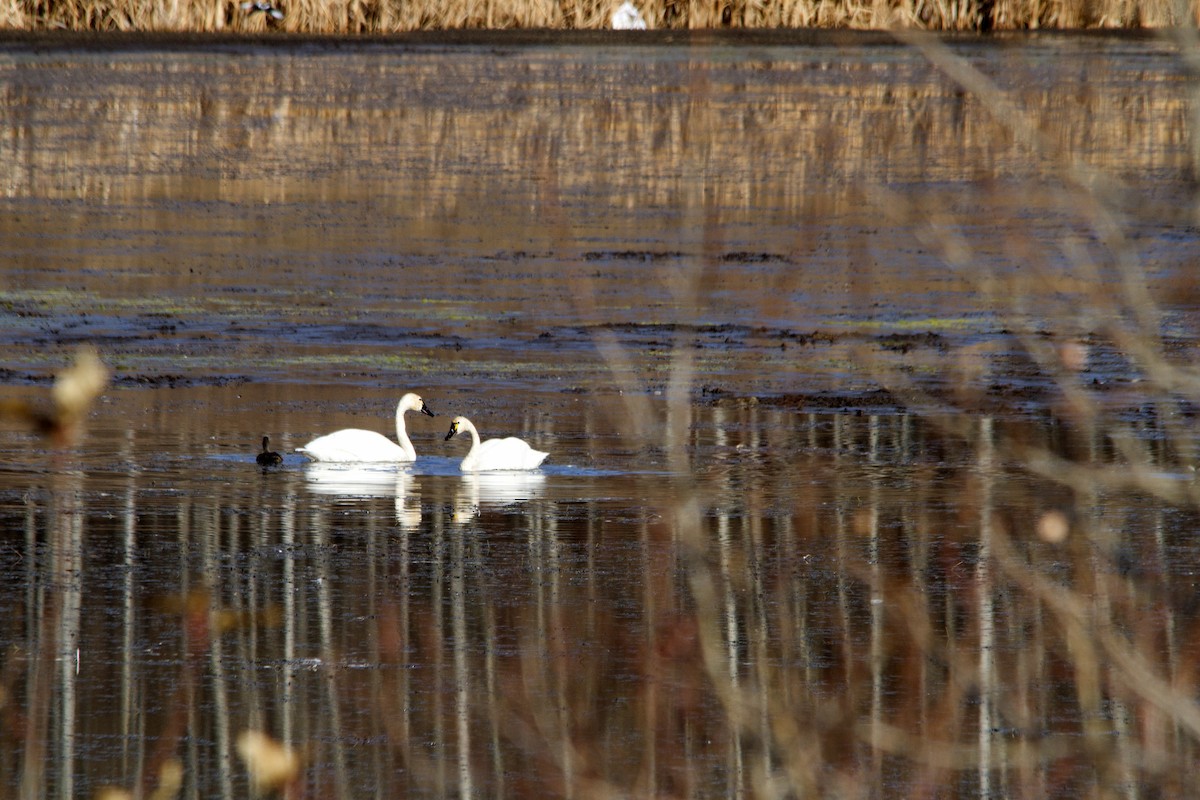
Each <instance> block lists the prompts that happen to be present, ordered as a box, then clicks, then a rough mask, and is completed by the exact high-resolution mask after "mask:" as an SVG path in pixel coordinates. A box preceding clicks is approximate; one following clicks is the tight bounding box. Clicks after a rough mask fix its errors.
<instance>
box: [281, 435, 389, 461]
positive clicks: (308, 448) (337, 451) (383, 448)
mask: <svg viewBox="0 0 1200 800" xmlns="http://www.w3.org/2000/svg"><path fill="white" fill-rule="evenodd" d="M297 449H298V451H299V452H301V453H304V454H305V455H307V456H308V457H309V458H312V459H313V460H315V461H407V460H408V454H407V453H405V452H404V448H402V447H401V446H400V445H398V444H396V443H395V442H393V441H392V440H391V439H389V438H387V437H386V436H384V435H383V434H381V433H376V432H375V431H365V430H361V429H360V428H346V429H345V430H340V431H335V432H334V433H330V434H327V435H325V436H320V437H318V438H316V439H313V440H312V441H311V442H309V443H308V444H306V445H304V447H300V448H297Z"/></svg>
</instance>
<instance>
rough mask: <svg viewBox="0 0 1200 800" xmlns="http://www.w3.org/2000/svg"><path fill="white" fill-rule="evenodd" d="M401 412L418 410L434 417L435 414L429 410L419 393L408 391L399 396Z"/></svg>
mask: <svg viewBox="0 0 1200 800" xmlns="http://www.w3.org/2000/svg"><path fill="white" fill-rule="evenodd" d="M400 409H401V413H404V412H405V411H420V412H421V413H422V414H428V415H429V416H431V417H436V416H437V414H435V413H433V412H432V411H430V410H429V406H427V405H425V401H424V400H422V399H421V395H419V394H414V393H412V392H409V393H408V394H406V395H404V397H401V398H400Z"/></svg>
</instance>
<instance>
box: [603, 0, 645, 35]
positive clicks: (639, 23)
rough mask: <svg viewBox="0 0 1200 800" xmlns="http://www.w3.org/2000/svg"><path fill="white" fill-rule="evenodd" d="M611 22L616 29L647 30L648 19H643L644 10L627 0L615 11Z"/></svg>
mask: <svg viewBox="0 0 1200 800" xmlns="http://www.w3.org/2000/svg"><path fill="white" fill-rule="evenodd" d="M611 22H612V29H613V30H614V31H644V30H646V20H644V19H642V12H640V11H638V10H637V6H635V5H634V4H633V3H631V2H629V0H625V2H624V3H622V4H621V7H620V8H618V9H617V10H616V11H614V12H613V15H612V20H611Z"/></svg>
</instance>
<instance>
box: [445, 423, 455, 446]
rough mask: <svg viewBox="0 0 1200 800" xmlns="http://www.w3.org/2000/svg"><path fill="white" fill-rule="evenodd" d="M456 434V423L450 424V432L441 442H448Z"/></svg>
mask: <svg viewBox="0 0 1200 800" xmlns="http://www.w3.org/2000/svg"><path fill="white" fill-rule="evenodd" d="M456 433H458V423H457V422H451V423H450V432H449V433H447V434H446V438H445V439H443V440H442V441H444V442H448V441H450V440H451V439H453V438H454V434H456Z"/></svg>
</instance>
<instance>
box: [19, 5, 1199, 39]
mask: <svg viewBox="0 0 1200 800" xmlns="http://www.w3.org/2000/svg"><path fill="white" fill-rule="evenodd" d="M278 5H279V7H280V9H281V10H283V11H284V12H285V16H284V18H283V20H282V21H280V22H276V21H275V20H268V19H267V18H266V17H265V16H264V15H262V14H257V15H250V14H247V13H246V12H245V11H243V10H242V9H241V8H240V6H239V4H238V3H236V2H232V1H231V0H225V2H223V3H219V4H203V3H187V2H179V0H141V1H140V2H139V1H138V0H95V1H94V2H88V1H84V2H81V1H80V0H68V1H67V2H61V3H60V2H53V3H51V2H46V0H3V3H0V28H10V29H19V30H52V29H66V30H99V31H209V32H212V31H239V30H243V31H246V30H262V29H263V28H265V27H271V28H275V29H279V30H283V31H290V32H298V33H318V34H353V33H358V34H364V33H369V34H387V33H397V32H404V31H417V30H455V29H465V28H487V29H498V28H545V29H597V28H606V27H608V24H609V23H608V19H609V16H610V15H611V14H612V11H613V10H614V9H615V8H616V6H617V5H619V2H617V0H602V1H600V2H597V1H596V0H560V2H553V1H552V0H484V2H480V0H451V1H450V2H429V3H409V2H402V1H401V0H390V1H389V0H382V1H380V0H337V1H336V2H325V0H280V2H279V3H278ZM640 5H641V10H642V14H643V16H644V17H645V18H646V20H647V22H648V25H649V27H650V28H652V29H693V30H695V29H713V28H858V29H880V28H888V27H891V26H893V25H897V24H899V25H903V26H915V27H919V28H925V29H930V30H955V31H964V30H968V31H969V30H1025V29H1077V28H1138V27H1162V26H1169V25H1174V24H1177V23H1178V21H1179V20H1181V19H1183V18H1185V17H1186V15H1187V14H1188V13H1189V10H1185V9H1184V8H1183V7H1182V5H1181V4H1177V3H1172V2H1169V0H1140V1H1139V2H1135V1H1134V0H1050V1H1049V2H1043V1H1042V0H954V1H952V2H947V1H946V0H890V1H889V2H866V1H865V0H843V2H839V3H824V2H814V1H813V0H784V1H783V2H778V3H765V2H761V1H760V0H724V1H723V2H715V1H713V0H709V2H673V1H672V0H644V2H643V3H641V4H640ZM1190 13H1191V14H1192V15H1193V16H1194V14H1195V4H1194V3H1193V4H1190Z"/></svg>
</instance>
